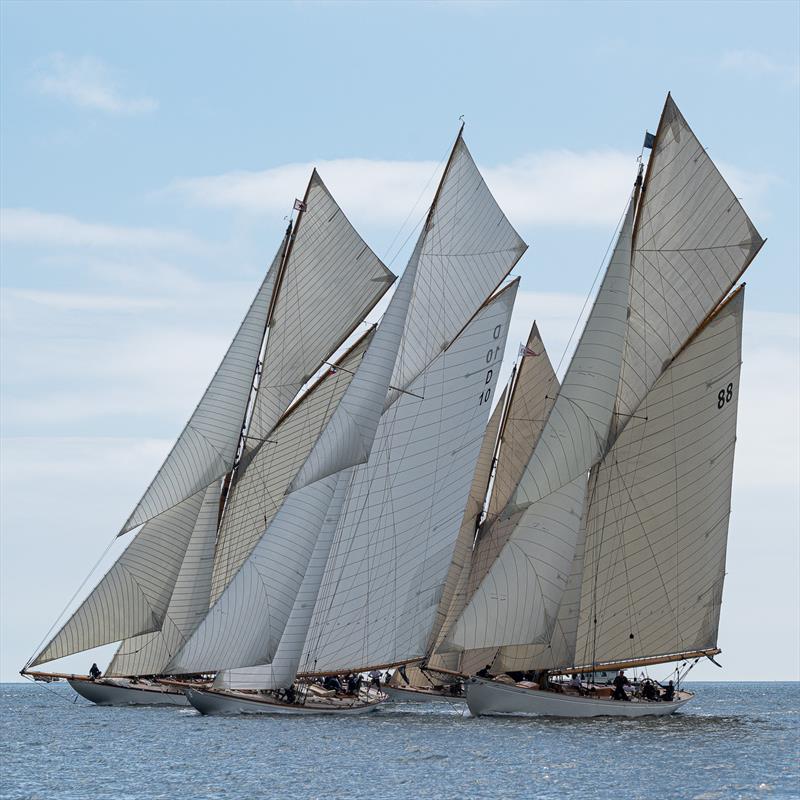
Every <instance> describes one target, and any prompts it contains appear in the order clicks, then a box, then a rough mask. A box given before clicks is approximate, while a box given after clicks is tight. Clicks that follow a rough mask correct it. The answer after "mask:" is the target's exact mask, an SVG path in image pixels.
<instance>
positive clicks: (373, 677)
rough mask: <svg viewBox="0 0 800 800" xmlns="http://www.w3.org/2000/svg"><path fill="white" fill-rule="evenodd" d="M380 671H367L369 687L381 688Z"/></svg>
mask: <svg viewBox="0 0 800 800" xmlns="http://www.w3.org/2000/svg"><path fill="white" fill-rule="evenodd" d="M382 674H383V673H382V672H381V671H380V670H379V669H373V670H372V672H370V673H369V688H370V689H371V688H372V687H373V686H374V687H375V688H376V689H377V690H378V691H380V690H381V676H382Z"/></svg>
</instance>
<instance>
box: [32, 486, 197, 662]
mask: <svg viewBox="0 0 800 800" xmlns="http://www.w3.org/2000/svg"><path fill="white" fill-rule="evenodd" d="M205 495H206V490H205V489H203V490H202V491H199V492H197V493H196V494H194V495H192V496H191V497H189V498H188V499H186V500H184V501H182V502H181V503H179V504H178V505H177V506H173V507H172V508H170V509H169V510H168V511H165V512H163V513H162V514H160V515H159V516H157V517H155V518H154V519H152V520H150V521H149V522H148V523H147V524H146V525H145V526H144V527H143V528H142V529H141V530H140V531H139V533H137V534H136V536H135V537H134V538H133V540H132V541H131V543H130V544H129V545H128V547H127V548H126V549H125V551H124V552H123V553H122V555H121V556H120V557H119V558H118V559H117V561H115V562H114V564H113V566H112V567H111V568H110V569H109V571H108V572H107V573H106V574H105V576H104V577H103V578H102V580H101V581H100V582H99V583H98V585H97V586H96V587H95V588H94V589H93V590H92V592H91V593H90V594H89V596H88V597H87V598H86V599H85V600H84V601H83V602H82V603H81V605H80V606H79V607H78V609H77V610H76V611H75V612H74V614H72V616H71V617H70V618H69V619H68V620H67V622H66V623H65V624H64V626H63V627H62V628H61V629H60V630H59V631H58V633H57V634H56V635H55V636H54V637H53V638H52V639H51V640H50V642H49V643H48V644H47V645H46V646H45V648H44V649H43V650H42V651H41V652H40V653H39V655H37V656H36V657H35V658H34V659H33V661H32V662H31V663H30V664H29V665H28V666H36V665H37V664H43V663H45V662H47V661H53V660H54V659H56V658H62V657H63V656H68V655H71V654H73V653H80V652H82V651H84V650H89V649H91V648H93V647H99V646H100V645H103V644H109V643H111V642H118V641H120V640H122V639H127V638H128V637H131V636H137V635H140V634H143V633H149V632H151V631H157V630H159V629H160V628H161V625H162V623H163V621H164V617H165V615H166V613H167V608H168V606H169V603H170V599H171V598H172V594H173V589H174V587H175V582H176V580H177V578H178V574H179V573H180V570H181V565H182V564H183V561H184V557H185V555H186V551H187V548H188V547H189V543H190V541H191V539H192V534H193V532H194V530H195V526H196V524H197V520H198V516H199V514H200V510H201V507H202V504H203V498H204V496H205Z"/></svg>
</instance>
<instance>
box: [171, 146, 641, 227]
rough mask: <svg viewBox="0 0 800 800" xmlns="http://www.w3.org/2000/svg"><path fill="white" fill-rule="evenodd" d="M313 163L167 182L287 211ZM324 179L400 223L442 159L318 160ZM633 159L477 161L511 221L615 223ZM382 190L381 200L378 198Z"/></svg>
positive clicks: (353, 209)
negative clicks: (485, 164) (491, 163)
mask: <svg viewBox="0 0 800 800" xmlns="http://www.w3.org/2000/svg"><path fill="white" fill-rule="evenodd" d="M313 166H314V164H311V163H308V164H286V165H283V166H280V167H274V168H272V169H267V170H263V171H259V172H245V171H237V172H228V173H224V174H221V175H211V176H206V177H198V178H187V179H183V180H178V181H175V182H174V183H173V184H172V185H171V186H170V187H169V188H168V190H169V191H171V192H176V193H179V194H180V195H181V196H183V197H185V198H187V199H188V200H189V201H191V202H193V203H196V204H198V205H205V206H213V207H221V208H232V209H235V210H238V211H244V212H247V213H252V214H262V213H276V212H278V213H279V212H285V211H288V208H289V203H290V201H291V199H292V198H294V197H295V196H302V192H303V190H304V188H305V185H306V182H307V181H308V176H309V174H310V172H311V169H312V167H313ZM316 166H317V168H318V169H319V172H320V175H321V176H322V179H323V180H324V181H325V182H326V184H327V185H328V187H329V188H330V190H331V191H332V192H333V194H334V195H335V196H336V198H337V200H339V202H340V203H341V204H342V208H344V210H345V212H346V213H347V214H352V215H353V218H354V219H357V220H358V221H359V222H372V223H378V224H384V225H393V226H397V225H399V224H400V223H402V222H403V220H405V219H406V217H407V216H408V214H409V210H410V209H413V208H416V209H417V210H418V213H417V216H420V217H421V216H422V215H423V213H424V210H425V208H426V206H427V204H428V202H430V200H431V198H432V196H433V192H434V189H435V186H436V178H438V176H439V172H440V170H441V168H442V165H437V164H435V163H434V162H432V161H371V160H368V159H336V160H331V161H321V162H317V164H316ZM635 170H636V164H635V161H634V159H633V158H632V157H631V156H630V154H627V153H622V152H619V151H614V150H606V151H588V152H585V153H576V152H573V151H570V150H554V151H546V152H542V153H536V154H533V155H528V156H525V157H523V158H519V159H516V160H514V161H512V162H510V163H508V164H501V165H498V166H494V167H481V171H482V172H483V175H484V177H485V178H486V182H487V183H488V185H489V187H490V188H491V190H492V192H493V193H494V195H495V197H496V198H497V201H498V202H499V203H500V205H501V206H502V207H503V209H504V210H505V211H506V212H507V214H508V216H509V219H511V221H512V222H514V223H516V224H520V225H521V224H525V223H538V224H542V225H609V224H611V225H613V224H615V223H616V222H617V220H618V218H619V215H620V213H621V212H622V207H623V205H624V201H625V198H626V195H627V190H628V187H630V186H631V185H632V184H633V179H634V177H635ZM376 198H379V200H376Z"/></svg>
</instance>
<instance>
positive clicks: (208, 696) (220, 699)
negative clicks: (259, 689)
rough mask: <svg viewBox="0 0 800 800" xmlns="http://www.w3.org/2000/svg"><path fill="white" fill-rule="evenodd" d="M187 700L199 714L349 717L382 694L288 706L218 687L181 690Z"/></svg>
mask: <svg viewBox="0 0 800 800" xmlns="http://www.w3.org/2000/svg"><path fill="white" fill-rule="evenodd" d="M183 691H184V693H185V695H186V697H187V698H188V701H189V703H191V704H192V705H193V706H194V707H195V708H196V709H197V710H198V711H199V712H200V713H201V714H212V715H214V714H290V715H295V716H307V715H309V714H323V715H329V714H342V715H347V716H353V715H356V714H366V713H368V712H370V711H375V709H376V708H377V707H378V706H379V705H380V704H381V703H382V702H383V701H384V700H385V699H386V698H385V696H383V695H378V696H376V697H373V696H370V698H369V700H367V701H365V700H362V699H358V700H357V699H356V698H352V699H346V700H345V699H342V700H338V699H334V700H331V699H329V698H311V697H309V698H308V699H307V701H306V703H305V705H289V704H288V703H278V702H272V701H270V700H269V699H267V698H266V697H264V696H263V695H252V696H249V697H248V696H247V695H245V694H244V693H242V692H234V691H223V690H218V689H212V690H205V689H189V688H187V689H184V690H183Z"/></svg>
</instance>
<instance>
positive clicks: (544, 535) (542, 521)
mask: <svg viewBox="0 0 800 800" xmlns="http://www.w3.org/2000/svg"><path fill="white" fill-rule="evenodd" d="M585 493H586V476H585V475H580V476H579V477H577V478H576V479H574V480H573V481H571V482H570V483H568V484H566V485H565V486H562V487H560V488H559V489H557V490H555V491H554V492H551V493H550V494H548V495H546V496H545V497H543V498H541V499H540V500H538V501H537V502H535V503H532V504H531V505H529V506H526V507H525V508H522V509H517V510H516V511H514V512H513V513H511V515H510V516H508V517H501V518H500V519H499V520H498V521H497V522H496V523H495V527H497V529H498V530H497V533H496V535H497V536H498V538H499V539H500V540H503V539H505V541H506V544H505V546H504V547H503V548H502V550H500V553H499V554H498V555H497V557H496V558H495V559H494V561H493V562H492V563H491V566H490V567H489V569H488V571H487V572H486V575H485V577H484V578H483V580H482V581H481V583H480V586H479V587H478V589H477V591H475V593H474V594H473V595H472V597H471V599H470V601H469V603H468V604H467V607H466V608H465V609H464V611H463V612H462V614H461V616H460V617H459V618H458V620H457V622H456V624H455V625H454V626H453V628H452V630H451V631H450V634H449V636H448V637H447V641H446V643H445V647H448V646H455V647H456V648H458V649H462V650H473V649H477V648H483V647H500V646H502V645H509V644H529V643H536V642H545V641H548V640H549V638H550V636H551V635H552V632H553V627H554V625H555V619H556V615H557V612H558V608H559V604H560V603H561V598H562V595H563V593H564V590H565V588H566V584H567V579H568V576H569V573H570V568H571V566H572V561H573V558H574V555H575V548H576V545H577V539H578V535H579V530H580V520H581V514H582V511H583V505H584V500H585ZM504 528H507V530H503V529H504ZM478 566H479V567H480V564H478Z"/></svg>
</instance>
